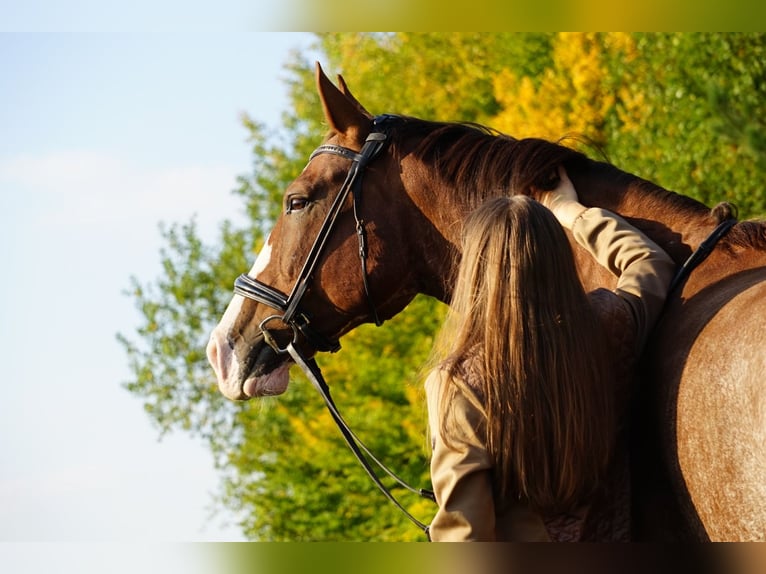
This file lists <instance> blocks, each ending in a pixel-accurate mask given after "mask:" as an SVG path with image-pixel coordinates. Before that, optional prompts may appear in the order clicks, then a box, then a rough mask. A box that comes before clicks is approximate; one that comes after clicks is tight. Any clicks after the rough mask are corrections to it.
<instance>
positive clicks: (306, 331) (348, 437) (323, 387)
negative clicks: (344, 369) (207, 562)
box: [234, 115, 436, 540]
mask: <svg viewBox="0 0 766 574" xmlns="http://www.w3.org/2000/svg"><path fill="white" fill-rule="evenodd" d="M394 118H395V116H389V115H382V116H376V117H375V118H374V119H373V126H372V131H371V132H370V134H369V135H368V136H367V139H366V140H365V142H364V145H363V146H362V149H361V151H360V152H358V153H357V152H355V151H353V150H351V149H348V148H345V147H342V146H338V145H331V144H327V145H321V146H319V147H318V148H316V149H315V150H314V152H313V153H312V154H311V156H309V162H311V160H312V159H314V158H315V157H316V156H318V155H321V154H326V153H329V154H333V155H337V156H340V157H343V158H345V159H348V160H350V161H351V168H350V169H349V171H348V174H347V175H346V179H345V180H344V182H343V185H341V188H340V191H339V192H338V195H337V196H336V198H335V200H334V201H333V203H332V205H331V206H330V210H329V212H328V213H327V216H326V217H325V220H324V222H323V223H322V226H321V227H320V229H319V233H318V234H317V237H316V239H314V243H313V244H312V246H311V249H310V250H309V254H308V256H307V257H306V261H305V262H304V264H303V267H302V268H301V271H300V273H299V274H298V278H297V279H296V281H295V284H294V286H293V289H292V291H291V292H290V294H289V295H285V294H284V293H282V292H281V291H279V290H277V289H274V288H273V287H271V286H269V285H266V284H265V283H261V282H260V281H258V280H257V279H254V278H252V277H250V276H249V275H247V274H245V273H243V274H242V275H240V276H239V277H238V278H237V279H236V280H235V281H234V293H235V294H237V295H241V296H243V297H247V298H248V299H253V300H254V301H257V302H258V303H263V304H264V305H267V306H269V307H271V308H273V309H276V310H278V311H281V313H282V314H281V315H279V314H274V315H270V316H268V317H266V318H265V319H264V320H263V321H261V324H260V325H259V328H260V330H261V332H262V333H263V338H264V341H265V342H266V343H267V344H268V345H269V346H270V347H271V348H272V349H273V350H274V351H275V352H276V353H277V354H284V353H287V354H289V355H290V357H291V358H292V359H293V361H295V363H296V364H297V365H298V366H299V367H300V368H301V370H302V371H303V372H304V374H305V375H306V377H307V378H308V379H309V381H310V382H311V384H312V385H313V386H314V388H315V389H316V390H317V392H318V393H319V394H320V395H321V396H322V399H323V400H324V402H325V405H326V406H327V410H328V411H329V412H330V415H331V416H332V418H333V420H334V421H335V424H336V425H337V426H338V429H339V430H340V432H341V434H342V435H343V438H344V439H345V441H346V444H348V446H349V448H350V449H351V451H352V452H353V453H354V456H356V458H357V460H358V461H359V464H361V466H362V468H364V470H365V472H366V473H367V475H368V476H369V477H370V479H371V480H372V481H373V482H374V483H375V485H376V486H377V487H378V488H379V489H380V490H381V492H383V494H384V495H385V496H386V498H388V499H389V500H390V501H391V502H392V503H393V504H394V505H395V506H396V507H397V508H398V509H399V510H400V511H401V512H402V513H403V514H404V515H405V516H406V517H407V518H408V519H409V520H410V521H411V522H412V523H413V524H415V526H417V527H418V528H420V529H421V530H422V531H423V532H424V533H425V534H426V536H427V537H428V538H429V540H430V536H429V532H428V526H427V525H425V524H423V523H422V522H420V521H419V520H418V519H417V518H415V517H414V516H413V515H412V514H410V513H409V512H408V511H407V510H406V509H405V508H404V507H403V506H402V504H401V503H400V502H399V501H398V500H397V499H396V497H394V495H393V494H391V491H390V490H389V489H388V488H386V486H385V485H384V484H383V482H382V481H381V480H380V478H379V477H378V475H377V474H376V472H375V470H374V468H373V466H372V465H371V464H370V462H369V460H368V459H367V457H369V458H370V459H371V460H372V461H373V462H374V463H375V464H376V465H377V466H378V467H379V468H380V469H381V470H382V471H383V472H385V473H386V474H387V475H388V476H389V477H391V478H392V479H393V480H394V481H396V482H397V483H398V484H399V485H400V486H403V487H404V488H406V489H407V490H408V491H410V492H412V493H414V494H417V495H419V496H421V497H423V498H427V499H429V500H431V501H435V500H436V498H435V496H434V493H433V492H432V491H430V490H425V489H416V488H414V487H412V486H410V485H409V484H407V483H406V482H404V481H403V480H402V479H401V478H399V477H398V476H397V475H396V474H394V472H393V471H391V470H390V469H389V468H388V467H387V466H386V465H385V464H383V463H382V462H381V461H380V460H378V459H377V458H376V457H375V455H373V454H372V452H370V450H369V449H368V448H367V446H365V444H364V443H363V442H362V441H361V440H359V438H358V437H357V436H356V435H355V434H354V432H353V431H352V430H351V428H350V427H349V426H348V424H347V423H346V422H345V420H344V419H343V417H342V416H341V414H340V412H339V411H338V408H337V406H336V405H335V402H334V401H333V399H332V396H331V395H330V389H329V386H328V385H327V383H326V382H325V380H324V377H323V376H322V371H321V370H320V368H319V366H318V365H317V363H316V361H315V360H314V359H313V358H311V359H307V358H306V357H304V356H303V354H302V353H301V352H300V351H299V350H298V349H297V348H296V347H295V343H296V342H297V339H298V333H300V334H301V335H303V337H304V338H305V339H306V340H307V341H308V342H309V344H311V346H313V347H314V348H315V349H316V350H317V351H329V352H335V351H338V350H339V349H340V342H339V341H338V339H337V338H329V337H327V336H325V335H323V334H321V333H320V332H318V331H317V330H316V329H314V328H313V327H312V326H311V324H310V316H309V315H308V314H307V313H306V312H304V311H302V310H301V309H300V303H301V299H302V298H303V295H304V294H305V292H306V289H307V288H308V285H309V281H310V280H311V279H312V275H313V273H314V270H315V269H316V266H317V264H318V262H319V259H320V257H321V255H322V253H323V251H324V248H325V245H326V244H327V240H328V239H329V237H330V234H331V233H332V231H333V228H334V227H335V223H336V221H337V219H338V216H339V214H340V212H341V209H342V208H343V205H344V203H345V202H346V198H347V197H348V195H349V193H351V196H352V206H353V215H354V221H355V222H356V234H357V239H358V243H359V259H360V262H361V267H362V283H363V286H364V293H365V297H366V298H367V304H368V306H369V308H370V315H371V317H372V319H373V321H374V322H375V324H376V325H377V326H380V325H381V324H382V321H381V320H380V317H379V316H378V312H377V309H376V307H375V304H374V301H373V299H372V296H371V295H370V289H369V285H368V279H367V233H366V230H365V226H364V220H363V219H362V218H361V217H360V216H359V206H360V205H361V199H362V175H363V173H364V169H365V168H366V167H367V165H368V164H369V163H370V162H371V161H372V160H374V159H375V158H376V157H377V156H378V154H379V153H380V152H381V151H382V149H383V148H384V146H385V144H386V139H387V135H386V131H385V124H386V123H389V122H390V121H391V120H392V119H394ZM272 321H279V322H281V323H283V324H285V325H287V326H289V327H290V328H291V329H292V331H293V337H292V340H291V341H290V342H289V343H288V344H287V345H286V346H284V347H280V345H279V343H278V342H277V340H276V337H274V335H272V333H271V331H270V330H269V328H268V324H269V323H271V322H272ZM365 454H366V455H367V456H365Z"/></svg>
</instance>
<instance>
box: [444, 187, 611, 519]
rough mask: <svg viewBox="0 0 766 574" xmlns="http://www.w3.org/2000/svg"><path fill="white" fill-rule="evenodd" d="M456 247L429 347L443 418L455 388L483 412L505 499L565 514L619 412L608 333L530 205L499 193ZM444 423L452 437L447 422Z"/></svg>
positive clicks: (537, 207)
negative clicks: (456, 263)
mask: <svg viewBox="0 0 766 574" xmlns="http://www.w3.org/2000/svg"><path fill="white" fill-rule="evenodd" d="M462 247H463V254H462V260H461V264H460V267H459V271H458V276H457V280H456V284H455V290H454V292H453V297H452V301H451V303H450V310H449V312H448V314H447V318H446V321H445V325H444V327H443V328H442V331H441V333H440V335H439V337H438V338H437V344H436V346H435V353H436V357H437V359H440V360H441V362H440V367H439V368H441V369H443V370H445V371H446V372H447V374H448V375H449V376H447V377H446V380H447V381H448V382H447V383H446V384H444V385H442V387H441V390H440V392H441V397H440V403H439V404H440V413H442V415H443V414H444V413H447V412H448V410H447V409H448V405H449V403H450V401H451V399H452V398H453V397H454V396H455V393H463V394H465V396H466V397H468V399H469V400H472V401H474V402H475V404H477V406H478V407H479V408H480V409H481V410H482V411H483V412H484V413H485V415H486V427H485V428H484V429H483V431H481V430H480V432H483V433H484V434H485V435H486V446H487V448H488V451H489V453H490V455H491V457H492V459H493V463H494V468H493V476H494V478H493V481H494V489H495V493H496V496H497V497H499V502H500V503H501V504H504V503H505V502H508V501H509V500H510V499H511V498H516V499H525V500H527V501H528V503H529V504H531V505H532V506H533V507H534V508H536V509H538V510H540V511H546V512H557V511H565V510H569V509H572V508H574V507H576V506H577V505H579V504H581V503H582V502H584V501H586V500H587V498H588V497H589V496H590V495H591V494H592V493H593V491H594V490H595V489H596V488H597V487H598V485H599V483H600V481H601V479H602V477H603V475H604V473H605V472H606V468H607V466H608V463H609V460H610V455H611V451H612V449H613V444H614V435H615V432H614V430H613V429H614V425H615V421H614V419H615V414H614V404H613V403H614V400H613V392H612V391H611V383H612V381H611V376H610V368H609V364H608V361H607V360H606V359H605V358H604V341H605V337H604V334H603V330H602V327H601V325H600V323H599V321H598V318H597V316H596V314H595V312H594V310H593V308H592V307H591V305H590V303H589V300H588V297H587V295H586V293H585V291H584V290H583V287H582V284H581V282H580V280H579V277H578V275H577V270H576V267H575V263H574V258H573V254H572V249H571V247H570V245H569V242H568V240H567V237H566V235H565V233H564V231H563V229H562V227H561V225H560V224H559V223H558V221H556V219H555V217H554V216H553V214H552V213H551V212H550V211H549V210H548V209H546V208H545V207H543V206H542V205H541V204H539V203H538V202H536V201H535V200H533V199H531V198H529V197H526V196H513V197H502V198H496V199H492V200H489V201H487V202H486V203H484V204H483V205H482V206H481V207H479V208H478V209H477V210H475V211H474V212H473V213H472V214H471V215H470V216H469V217H468V219H467V220H466V222H465V226H464V231H463V246H462ZM440 425H441V426H440V431H441V433H442V435H443V436H445V438H446V439H447V440H448V439H449V436H450V434H451V433H452V431H454V429H451V428H450V423H449V417H445V416H441V422H440Z"/></svg>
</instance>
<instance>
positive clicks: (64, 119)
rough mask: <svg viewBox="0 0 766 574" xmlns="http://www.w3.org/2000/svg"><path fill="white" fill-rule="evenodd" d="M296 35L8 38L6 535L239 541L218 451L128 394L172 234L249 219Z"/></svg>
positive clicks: (1, 534)
mask: <svg viewBox="0 0 766 574" xmlns="http://www.w3.org/2000/svg"><path fill="white" fill-rule="evenodd" d="M311 41H312V37H311V36H310V35H308V34H294V33H291V34H288V33H245V32H242V33H231V32H229V33H226V34H223V33H221V34H215V33H188V34H149V33H141V34H138V33H120V34H106V33H93V34H84V33H76V34H62V33H54V34H7V33H6V34H0V134H2V137H0V244H2V245H3V251H2V261H3V264H2V267H3V274H2V277H3V280H2V281H0V317H2V320H1V321H0V349H1V350H0V353H2V359H3V361H2V362H3V365H4V379H5V381H4V384H3V393H2V399H0V541H22V540H29V541H121V542H126V541H128V542H129V541H139V542H140V541H175V540H181V541H194V540H239V539H241V535H240V534H239V532H238V531H237V529H236V528H234V527H231V526H227V525H226V522H227V521H230V520H231V517H230V516H226V515H225V514H219V515H217V516H213V517H212V518H210V506H211V501H212V494H213V492H214V491H215V490H216V488H217V480H218V478H217V476H216V474H215V472H214V470H213V468H212V459H211V456H210V454H209V453H208V452H207V450H206V449H205V447H204V446H203V445H202V444H201V443H200V442H197V441H195V440H193V439H191V438H190V437H188V436H186V435H182V434H179V433H174V434H172V435H170V436H168V437H166V438H164V439H163V440H162V441H158V432H157V431H156V429H154V428H153V427H152V425H151V422H150V420H149V419H148V418H147V416H146V415H145V414H144V413H143V410H142V406H141V403H140V401H139V400H138V399H136V398H135V397H133V396H131V395H130V394H129V393H128V392H127V391H125V390H124V389H123V388H122V386H121V384H122V383H123V382H124V381H126V380H128V378H129V376H130V373H129V371H128V368H127V360H126V357H125V353H124V351H123V349H122V347H121V346H120V345H119V344H118V343H117V341H116V339H115V334H116V333H117V332H122V333H126V334H130V333H132V329H133V328H134V327H135V326H136V325H137V324H138V321H139V316H138V312H137V311H136V310H135V309H134V308H133V301H132V300H131V299H130V298H129V297H126V296H125V295H123V290H124V289H125V288H127V287H128V285H129V278H130V276H132V275H135V276H137V277H139V278H140V279H141V280H142V281H144V282H145V281H147V280H149V279H152V278H154V277H156V276H157V275H158V274H159V263H158V262H159V248H160V245H161V237H160V235H159V231H158V222H160V221H165V222H185V221H188V220H189V218H190V217H192V216H193V215H195V214H196V217H197V221H198V223H199V226H200V231H201V234H202V235H203V237H206V238H208V239H210V238H213V237H214V236H215V233H216V229H217V227H218V225H219V224H220V222H221V221H223V219H225V218H230V219H234V220H235V221H236V220H237V217H238V215H239V203H238V201H237V200H236V199H235V198H234V197H232V196H231V193H230V191H231V190H232V189H233V188H234V187H235V178H236V177H237V175H240V174H243V173H247V172H248V170H249V169H250V162H251V158H250V151H249V147H248V144H247V143H246V141H245V138H246V136H247V133H246V131H245V129H244V128H243V127H242V126H241V124H240V120H239V115H240V113H241V112H243V111H245V112H247V113H248V114H250V115H251V116H252V117H254V118H255V119H256V120H259V121H261V122H263V123H265V124H266V125H268V126H272V127H274V128H276V127H278V125H279V114H280V113H281V111H282V109H283V106H284V105H285V103H286V98H285V94H286V91H285V87H284V85H283V84H282V82H281V80H280V78H281V75H282V65H283V64H284V62H285V61H286V58H287V55H288V51H289V50H291V49H295V48H301V49H303V48H306V47H307V46H308V45H309V44H310V42H311Z"/></svg>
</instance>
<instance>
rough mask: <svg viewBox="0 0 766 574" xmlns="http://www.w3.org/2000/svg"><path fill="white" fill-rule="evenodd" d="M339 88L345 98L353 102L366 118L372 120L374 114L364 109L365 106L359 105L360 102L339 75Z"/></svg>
mask: <svg viewBox="0 0 766 574" xmlns="http://www.w3.org/2000/svg"><path fill="white" fill-rule="evenodd" d="M338 87H339V88H340V91H341V92H342V93H343V95H344V96H346V97H347V98H348V99H349V100H351V102H352V103H353V104H354V105H355V106H356V107H357V109H358V110H359V111H360V112H362V113H363V114H364V115H365V116H367V117H368V118H372V114H371V113H370V112H368V111H367V110H365V109H364V106H363V105H362V104H360V103H359V100H357V99H356V98H355V97H354V94H352V93H351V90H349V89H348V85H347V84H346V80H344V79H343V76H341V75H340V74H338Z"/></svg>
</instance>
